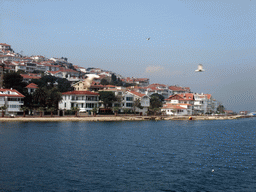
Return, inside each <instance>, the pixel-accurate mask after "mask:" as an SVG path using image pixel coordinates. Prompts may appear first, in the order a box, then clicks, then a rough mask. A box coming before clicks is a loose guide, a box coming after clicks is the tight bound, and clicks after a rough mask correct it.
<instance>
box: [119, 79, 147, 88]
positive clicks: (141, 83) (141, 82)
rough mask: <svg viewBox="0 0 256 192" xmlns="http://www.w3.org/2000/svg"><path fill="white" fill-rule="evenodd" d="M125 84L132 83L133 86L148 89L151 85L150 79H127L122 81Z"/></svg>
mask: <svg viewBox="0 0 256 192" xmlns="http://www.w3.org/2000/svg"><path fill="white" fill-rule="evenodd" d="M121 81H123V82H124V83H131V84H136V85H137V86H140V87H146V86H148V85H149V79H148V78H134V77H132V78H130V77H127V78H125V79H121Z"/></svg>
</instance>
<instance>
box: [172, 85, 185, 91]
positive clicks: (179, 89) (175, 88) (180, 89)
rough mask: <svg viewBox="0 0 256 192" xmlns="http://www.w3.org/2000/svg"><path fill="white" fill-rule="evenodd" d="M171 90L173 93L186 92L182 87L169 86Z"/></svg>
mask: <svg viewBox="0 0 256 192" xmlns="http://www.w3.org/2000/svg"><path fill="white" fill-rule="evenodd" d="M169 89H171V90H173V91H185V90H184V89H183V88H182V87H177V86H169Z"/></svg>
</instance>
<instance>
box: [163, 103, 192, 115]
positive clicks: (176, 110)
mask: <svg viewBox="0 0 256 192" xmlns="http://www.w3.org/2000/svg"><path fill="white" fill-rule="evenodd" d="M161 112H162V113H163V114H165V115H177V116H181V115H190V113H189V111H188V109H187V108H186V105H182V104H181V105H173V104H171V103H168V104H164V105H163V107H162V108H161Z"/></svg>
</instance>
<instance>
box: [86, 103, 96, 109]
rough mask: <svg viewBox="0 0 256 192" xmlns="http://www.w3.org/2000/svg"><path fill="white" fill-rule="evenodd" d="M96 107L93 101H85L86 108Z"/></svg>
mask: <svg viewBox="0 0 256 192" xmlns="http://www.w3.org/2000/svg"><path fill="white" fill-rule="evenodd" d="M94 107H97V106H96V105H95V104H94V103H86V108H94Z"/></svg>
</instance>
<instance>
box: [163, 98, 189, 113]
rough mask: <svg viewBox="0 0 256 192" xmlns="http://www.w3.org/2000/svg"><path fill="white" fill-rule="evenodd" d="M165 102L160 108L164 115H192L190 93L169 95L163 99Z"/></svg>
mask: <svg viewBox="0 0 256 192" xmlns="http://www.w3.org/2000/svg"><path fill="white" fill-rule="evenodd" d="M165 102H166V104H165V105H164V106H163V108H162V109H161V111H162V112H165V114H166V115H192V114H193V104H194V96H193V94H192V93H183V94H175V95H171V96H170V97H169V98H168V99H165Z"/></svg>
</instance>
